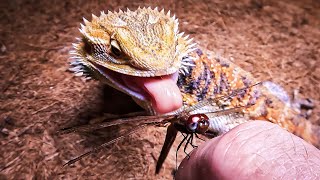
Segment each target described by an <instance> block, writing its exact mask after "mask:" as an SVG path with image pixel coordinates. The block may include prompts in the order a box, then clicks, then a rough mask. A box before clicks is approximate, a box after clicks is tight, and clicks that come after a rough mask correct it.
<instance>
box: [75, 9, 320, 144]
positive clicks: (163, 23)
mask: <svg viewBox="0 0 320 180" xmlns="http://www.w3.org/2000/svg"><path fill="white" fill-rule="evenodd" d="M178 26H179V23H178V19H177V18H176V17H175V16H171V15H170V11H168V12H167V13H165V12H164V10H162V11H159V10H158V9H157V8H155V9H151V8H138V9H137V10H135V11H130V10H129V9H128V10H127V11H125V12H123V11H122V10H120V11H119V12H110V11H108V12H107V13H105V12H103V11H102V12H101V15H100V16H99V17H97V16H95V15H92V20H91V21H88V20H86V19H84V25H83V24H81V28H80V29H79V30H80V32H81V34H82V36H81V38H78V39H77V42H76V43H74V44H73V47H74V49H73V50H72V51H71V52H70V54H72V55H73V57H72V59H73V60H72V62H71V66H72V68H71V70H72V71H74V72H75V73H76V75H77V76H85V77H87V78H89V77H94V78H96V79H98V80H100V81H102V82H104V83H106V84H108V85H110V86H112V87H114V88H116V89H117V90H119V91H122V92H123V93H126V94H128V95H130V96H131V97H132V98H133V99H134V100H135V101H136V102H137V103H138V104H139V105H140V106H141V107H143V108H144V109H146V110H147V111H148V112H149V113H150V114H153V115H154V114H162V113H166V114H170V113H171V114H174V113H176V112H181V111H183V109H185V108H187V107H190V106H193V105H194V104H197V103H198V102H201V101H203V100H206V99H212V98H215V97H218V96H221V95H227V94H230V93H231V92H232V91H233V90H236V89H239V88H247V89H246V90H245V91H244V92H243V93H241V94H238V95H236V96H233V97H230V98H228V99H224V100H223V101H220V102H219V103H217V104H216V106H215V107H210V106H209V107H208V106H207V107H203V108H201V109H198V110H197V111H195V113H196V112H197V113H198V112H208V111H214V110H219V109H220V110H221V109H225V108H232V107H239V106H247V105H250V106H248V107H247V108H245V109H243V111H242V112H241V113H243V114H244V115H246V119H245V120H242V121H237V120H236V119H230V118H223V117H222V118H220V119H219V120H218V121H217V123H216V125H215V129H216V134H217V135H219V134H222V133H225V132H227V131H229V130H230V129H232V128H233V127H235V126H237V125H239V124H241V123H244V122H246V121H250V120H265V121H270V122H273V123H276V124H278V125H280V126H281V127H283V128H284V129H286V130H288V131H289V132H292V133H294V134H296V135H298V136H300V137H302V138H303V139H305V140H306V141H308V142H310V143H312V144H314V145H315V146H318V147H319V145H320V141H319V128H318V127H317V126H315V125H312V124H311V123H310V122H308V121H307V120H306V119H305V118H303V117H302V116H300V115H299V114H300V112H299V109H296V108H293V105H292V104H293V103H292V102H291V100H290V97H289V96H288V95H287V93H286V92H285V91H284V90H283V89H282V88H281V87H280V86H278V85H276V84H274V83H272V82H269V81H266V82H263V83H261V84H260V85H257V86H252V85H253V84H255V83H257V82H258V81H257V80H256V79H254V78H253V77H252V75H251V74H250V73H248V72H246V71H244V70H243V69H241V68H240V67H238V66H237V65H235V64H233V63H232V62H230V61H228V60H227V59H223V58H221V57H220V56H217V55H216V54H214V53H213V52H210V51H208V50H201V49H200V48H199V47H197V45H196V44H195V43H192V41H193V40H192V39H190V38H189V36H188V35H184V33H183V32H179V27H178ZM168 111H171V112H168ZM168 129H169V128H168ZM168 133H170V132H168ZM173 134H174V133H173ZM171 140H172V138H171ZM169 144H170V143H169ZM169 146H171V145H169Z"/></svg>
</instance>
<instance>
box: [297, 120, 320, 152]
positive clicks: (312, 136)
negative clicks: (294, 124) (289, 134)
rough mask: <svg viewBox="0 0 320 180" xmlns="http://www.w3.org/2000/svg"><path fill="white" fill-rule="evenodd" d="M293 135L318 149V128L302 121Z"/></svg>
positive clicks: (319, 144) (319, 130)
mask: <svg viewBox="0 0 320 180" xmlns="http://www.w3.org/2000/svg"><path fill="white" fill-rule="evenodd" d="M294 134H296V135H298V136H300V137H302V138H303V139H304V140H306V141H307V142H309V143H311V144H313V145H314V146H315V147H317V148H318V149H320V126H318V125H315V124H312V123H311V122H309V121H304V123H301V124H300V125H299V126H298V128H297V129H296V131H295V132H294Z"/></svg>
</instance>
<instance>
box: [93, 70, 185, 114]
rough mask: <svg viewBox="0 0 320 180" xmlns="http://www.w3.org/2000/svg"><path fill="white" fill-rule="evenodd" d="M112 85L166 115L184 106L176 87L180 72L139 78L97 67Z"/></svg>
mask: <svg viewBox="0 0 320 180" xmlns="http://www.w3.org/2000/svg"><path fill="white" fill-rule="evenodd" d="M97 68H99V70H100V71H101V72H102V73H103V76H105V78H107V79H108V80H109V81H110V83H111V84H112V85H113V86H115V87H116V88H117V89H119V90H121V91H122V92H124V93H126V94H128V95H130V96H132V97H134V98H136V99H138V100H139V101H142V102H150V103H151V105H152V108H153V110H154V111H156V112H157V113H158V114H165V113H169V112H171V111H174V110H177V109H178V108H180V107H181V106H182V96H181V93H180V90H179V88H178V87H177V85H176V82H177V79H178V72H176V73H174V74H170V75H165V76H157V77H137V76H130V75H126V74H121V73H117V72H114V71H111V70H109V69H106V68H105V67H102V66H99V65H97Z"/></svg>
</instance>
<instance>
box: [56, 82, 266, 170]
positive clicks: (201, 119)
mask: <svg viewBox="0 0 320 180" xmlns="http://www.w3.org/2000/svg"><path fill="white" fill-rule="evenodd" d="M259 84H261V82H259V83H256V84H254V85H252V86H248V87H244V88H240V89H236V90H233V91H232V92H231V93H229V94H227V95H221V96H219V97H215V98H209V99H205V100H203V101H201V102H199V103H197V104H195V105H193V106H189V107H183V108H181V109H180V110H178V111H176V112H174V113H171V114H164V115H146V116H143V115H141V116H133V115H128V116H125V117H123V118H115V119H109V120H108V121H106V122H102V123H97V124H90V125H83V126H78V127H71V128H64V129H62V130H59V131H58V133H59V134H68V133H75V132H78V133H82V132H89V131H94V130H98V129H102V128H107V127H111V126H116V125H123V124H129V123H132V124H136V125H134V126H133V128H132V129H130V130H128V131H126V132H124V133H121V134H120V135H119V136H118V137H115V138H113V139H111V140H109V141H108V142H105V143H103V144H101V145H99V146H96V147H94V148H92V149H91V150H89V151H87V152H85V153H83V154H81V155H79V156H77V157H75V158H74V159H71V160H69V161H68V162H67V163H65V164H64V165H63V166H64V167H65V166H69V165H71V164H73V163H75V162H77V161H79V160H81V159H82V158H84V157H86V156H89V155H90V154H92V153H94V152H97V151H99V150H101V149H103V148H104V147H106V146H109V145H111V144H113V143H115V142H117V141H120V140H122V139H124V138H126V137H127V136H130V135H131V134H134V133H136V132H137V131H139V130H141V129H143V128H146V127H148V126H151V125H157V126H163V127H165V126H168V128H167V134H166V137H165V142H164V144H163V147H162V150H161V152H160V155H159V158H158V161H157V165H156V174H158V173H159V172H160V169H161V167H162V165H163V163H164V161H165V159H166V157H167V155H168V153H169V151H170V149H171V147H172V145H173V143H174V141H175V139H176V136H177V133H178V132H181V133H182V135H183V136H184V138H183V140H182V141H181V142H180V143H179V145H178V147H177V151H176V159H177V152H178V150H179V149H180V147H181V146H182V144H183V143H184V142H186V144H185V147H184V152H185V153H186V148H187V146H188V145H191V146H192V147H193V148H196V147H197V146H195V145H194V144H193V138H194V136H196V138H199V139H201V138H200V137H199V136H198V135H203V136H205V137H209V138H213V137H216V136H218V135H220V134H223V133H225V132H227V131H229V130H230V129H232V128H233V127H235V126H237V125H239V124H242V123H244V122H247V121H249V118H248V117H246V116H245V113H243V112H244V111H245V109H246V108H248V107H250V106H252V105H253V104H247V105H245V106H238V107H233V108H228V109H221V106H219V104H221V102H226V101H227V99H230V98H233V97H235V96H237V95H240V94H241V93H244V92H245V91H246V90H247V89H249V88H251V87H253V86H256V85H259ZM168 124H169V125H168ZM225 127H228V129H226V128H225ZM186 154H187V156H188V157H189V154H188V153H186Z"/></svg>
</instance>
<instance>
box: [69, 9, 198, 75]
mask: <svg viewBox="0 0 320 180" xmlns="http://www.w3.org/2000/svg"><path fill="white" fill-rule="evenodd" d="M84 24H85V25H81V29H80V32H81V33H82V35H83V38H82V39H81V40H80V41H79V42H78V43H76V44H75V45H74V48H75V51H74V52H73V55H74V57H75V61H76V62H77V63H75V64H77V65H81V66H92V65H93V66H95V65H97V66H100V67H104V68H107V69H109V70H112V71H116V72H118V73H121V74H127V75H132V76H140V77H153V76H162V75H167V74H173V73H175V72H177V71H178V70H179V69H181V66H185V65H186V64H185V63H182V62H183V60H182V59H183V57H185V56H187V54H188V53H189V52H190V51H192V49H191V48H192V47H193V46H194V45H195V44H191V41H192V39H188V38H187V37H183V33H180V34H179V33H178V24H179V23H178V19H176V18H175V16H173V17H171V16H170V11H168V13H167V14H165V13H164V10H162V11H158V9H157V8H155V9H151V8H138V9H137V10H136V11H130V10H127V11H125V12H123V11H121V10H120V11H119V12H110V11H108V13H107V14H105V13H104V12H101V15H100V16H99V17H97V16H95V15H93V16H92V20H91V22H89V21H88V20H86V19H84ZM190 44H191V45H190ZM88 68H89V69H93V70H94V69H96V68H97V67H88ZM77 69H78V70H79V69H83V68H77ZM182 69H183V68H182Z"/></svg>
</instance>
